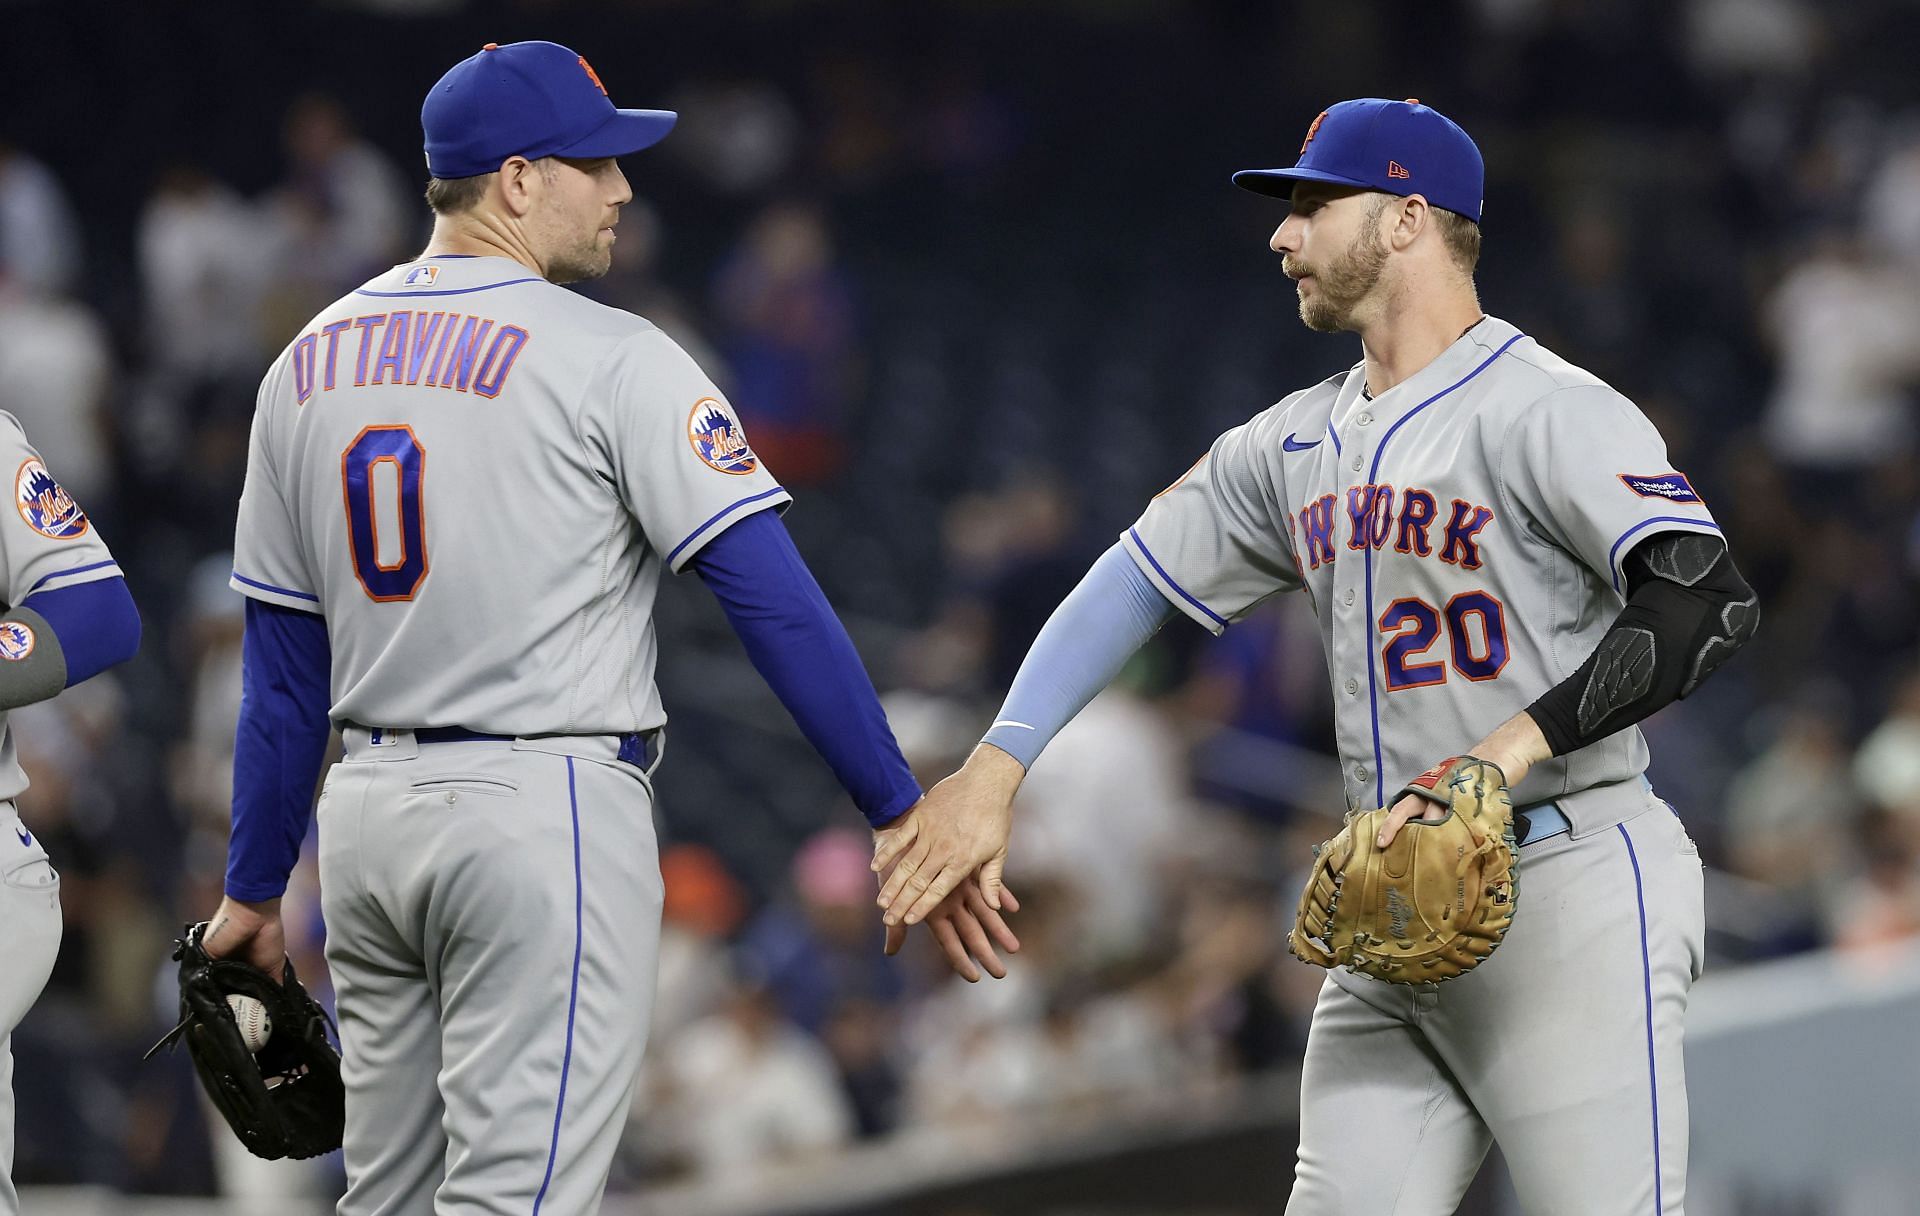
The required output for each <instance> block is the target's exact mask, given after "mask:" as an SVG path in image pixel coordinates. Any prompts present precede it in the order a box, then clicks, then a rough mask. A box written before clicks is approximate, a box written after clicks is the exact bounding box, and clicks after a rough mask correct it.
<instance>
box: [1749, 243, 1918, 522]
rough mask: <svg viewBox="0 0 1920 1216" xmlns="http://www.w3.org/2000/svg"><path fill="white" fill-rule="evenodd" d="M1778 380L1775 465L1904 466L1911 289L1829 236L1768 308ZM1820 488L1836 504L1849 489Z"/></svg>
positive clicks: (1907, 278) (1910, 281)
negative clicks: (1895, 463)
mask: <svg viewBox="0 0 1920 1216" xmlns="http://www.w3.org/2000/svg"><path fill="white" fill-rule="evenodd" d="M1766 311H1767V327H1768V331H1769V334H1770V335H1771V337H1772V338H1773V341H1774V346H1775V349H1776V351H1777V352H1778V355H1779V360H1780V376H1779V380H1778V381H1777V383H1776V384H1775V386H1774V390H1773V399H1772V401H1771V402H1770V403H1769V404H1768V407H1767V419H1766V425H1767V436H1768V440H1769V442H1770V443H1771V444H1772V446H1773V450H1774V453H1775V455H1776V456H1777V458H1778V459H1779V460H1780V462H1781V463H1782V464H1784V465H1787V466H1789V467H1791V468H1796V469H1806V470H1810V471H1816V472H1818V473H1821V474H1826V473H1839V472H1844V471H1847V470H1856V471H1857V470H1860V469H1864V468H1867V467H1869V466H1872V465H1875V464H1878V463H1880V462H1882V461H1894V460H1900V459H1904V458H1906V457H1907V456H1908V455H1909V454H1910V453H1911V451H1912V448H1913V418H1912V408H1911V405H1910V403H1909V402H1908V399H1907V389H1908V388H1909V387H1910V386H1911V385H1912V384H1913V383H1914V381H1915V377H1916V376H1920V342H1916V341H1915V340H1914V335H1915V334H1916V333H1920V283H1917V282H1916V279H1915V278H1914V276H1913V274H1912V273H1911V272H1909V271H1906V270H1905V269H1903V268H1898V267H1893V266H1888V265H1886V264H1884V263H1880V262H1877V261H1875V260H1873V259H1872V257H1871V256H1870V255H1869V253H1868V252H1867V251H1866V250H1865V249H1863V248H1862V247H1861V246H1860V244H1859V243H1858V241H1856V240H1855V239H1854V238H1853V237H1851V236H1850V235H1845V234H1839V233H1832V232H1829V233H1827V234H1825V235H1823V236H1821V237H1819V238H1818V239H1817V240H1816V242H1815V244H1814V248H1813V250H1812V251H1811V252H1810V253H1809V254H1808V255H1807V256H1806V258H1805V259H1804V260H1803V261H1801V262H1800V263H1799V264H1798V265H1797V266H1795V267H1794V268H1793V269H1792V270H1790V271H1788V273H1787V275H1786V277H1785V278H1784V279H1782V280H1781V282H1780V284H1779V286H1777V287H1776V288H1774V291H1773V295H1772V297H1771V298H1770V299H1769V300H1768V301H1767V306H1766ZM1827 485H1828V488H1829V489H1830V490H1832V491H1834V492H1837V493H1839V494H1840V495H1841V496H1842V497H1843V498H1847V497H1850V496H1851V495H1852V494H1853V493H1855V492H1857V491H1859V490H1860V489H1862V487H1859V486H1857V485H1845V484H1842V485H1839V486H1833V485H1831V483H1827Z"/></svg>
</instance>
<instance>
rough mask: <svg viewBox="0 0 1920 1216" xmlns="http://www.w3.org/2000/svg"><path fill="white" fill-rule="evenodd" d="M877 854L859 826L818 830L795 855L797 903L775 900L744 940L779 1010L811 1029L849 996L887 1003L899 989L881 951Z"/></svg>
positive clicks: (751, 963)
mask: <svg viewBox="0 0 1920 1216" xmlns="http://www.w3.org/2000/svg"><path fill="white" fill-rule="evenodd" d="M872 857H873V843H872V841H871V840H870V839H869V838H868V837H867V836H866V835H865V834H863V833H861V832H856V831H853V830H852V829H849V828H828V829H826V830H825V831H822V832H819V833H817V834H815V835H814V836H812V837H811V838H809V839H808V840H807V842H806V843H805V844H803V845H801V846H800V851H799V852H798V853H796V854H794V858H793V873H792V890H793V898H794V900H795V903H792V904H789V903H785V902H776V903H774V904H772V905H770V906H769V907H767V908H766V909H765V910H764V911H762V912H761V913H760V915H759V916H758V917H756V918H755V919H754V921H753V923H752V924H751V925H750V926H749V927H748V929H747V932H746V934H745V936H744V937H743V938H742V939H741V943H740V946H741V950H742V952H743V955H744V957H745V958H746V959H748V960H750V961H749V963H748V965H749V966H750V967H751V968H752V969H753V971H754V973H755V974H756V975H759V976H761V977H763V979H762V980H761V982H762V983H763V984H764V985H765V987H766V989H767V991H768V992H769V993H771V994H772V996H773V999H774V1001H775V1002H776V1004H777V1005H778V1006H779V1008H780V1012H781V1013H782V1014H783V1015H784V1016H785V1017H787V1018H788V1019H789V1020H791V1021H792V1022H794V1023H795V1024H796V1025H798V1026H799V1027H800V1028H801V1029H803V1030H806V1031H808V1032H810V1033H814V1034H818V1033H819V1032H820V1029H821V1027H823V1026H825V1025H826V1023H827V1019H828V1018H829V1017H831V1016H832V1014H833V1012H834V1010H835V1009H836V1008H837V1007H838V1006H839V1005H840V1004H841V1002H843V1001H849V1000H869V1001H877V1002H880V1003H881V1004H888V1003H891V1002H892V1001H894V1000H897V999H898V998H899V996H900V976H899V973H898V972H897V971H896V970H895V969H894V967H893V966H892V964H890V963H888V962H887V960H886V958H885V956H883V955H882V954H881V953H880V944H881V937H882V934H881V930H880V921H879V918H878V917H876V916H875V915H874V904H873V901H874V896H875V895H876V894H877V893H878V891H879V884H878V883H877V882H876V881H875V880H874V876H873V871H872V869H871V868H870V867H869V864H868V863H869V862H870V860H871V859H872Z"/></svg>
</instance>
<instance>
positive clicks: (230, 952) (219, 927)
mask: <svg viewBox="0 0 1920 1216" xmlns="http://www.w3.org/2000/svg"><path fill="white" fill-rule="evenodd" d="M200 945H201V947H202V948H203V949H204V950H206V952H207V953H208V954H210V955H212V956H213V957H214V958H229V957H232V958H237V959H239V960H240V961H241V962H243V963H246V964H248V965H249V966H252V967H255V968H257V969H259V970H261V971H264V972H266V973H267V974H268V975H270V976H272V977H273V978H274V979H276V980H284V979H285V978H286V969H287V932H286V930H285V929H284V928H282V927H281V924H280V901H279V900H277V899H269V900H266V901H264V902H262V903H257V904H249V903H242V902H241V901H240V900H237V899H235V898H233V897H232V896H231V895H229V896H227V897H225V898H224V899H222V900H221V901H220V908H219V910H218V911H216V912H215V913H214V914H213V916H212V917H210V918H209V919H208V921H207V931H206V933H205V934H203V935H202V936H201V938H200Z"/></svg>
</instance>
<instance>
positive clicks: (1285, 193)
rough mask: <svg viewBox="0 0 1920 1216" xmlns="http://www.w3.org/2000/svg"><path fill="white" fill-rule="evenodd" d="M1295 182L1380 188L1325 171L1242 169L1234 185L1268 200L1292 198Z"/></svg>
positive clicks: (1234, 177) (1371, 188) (1370, 188)
mask: <svg viewBox="0 0 1920 1216" xmlns="http://www.w3.org/2000/svg"><path fill="white" fill-rule="evenodd" d="M1295 182H1326V183H1327V184H1329V185H1333V186H1352V187H1353V188H1354V189H1356V190H1378V189H1379V188H1380V187H1378V186H1376V185H1374V184H1373V183H1372V182H1363V181H1361V180H1360V179H1358V178H1354V177H1343V176H1341V175H1340V174H1338V173H1328V172H1326V171H1325V170H1324V169H1242V170H1240V171H1239V172H1238V173H1235V174H1234V175H1233V184H1234V185H1236V186H1238V187H1240V188H1241V189H1242V190H1251V191H1253V192H1254V193H1255V194H1264V195H1266V196H1267V197H1268V198H1284V199H1290V198H1292V197H1293V183H1295Z"/></svg>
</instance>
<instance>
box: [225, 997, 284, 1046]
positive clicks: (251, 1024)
mask: <svg viewBox="0 0 1920 1216" xmlns="http://www.w3.org/2000/svg"><path fill="white" fill-rule="evenodd" d="M227 1008H229V1009H231V1010H233V1020H234V1022H235V1023H237V1024H238V1025H239V1027H240V1039H241V1041H242V1042H244V1043H245V1044H246V1045H247V1050H248V1051H259V1050H260V1049H261V1048H262V1047H265V1046H266V1045H267V1039H268V1038H270V1037H271V1036H272V1035H273V1019H272V1018H269V1017H268V1016H267V1007H266V1006H265V1005H262V1004H261V1003H260V1002H259V1001H256V1000H255V999H253V998H252V997H250V996H241V995H240V994H239V993H237V992H230V993H228V994H227Z"/></svg>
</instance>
